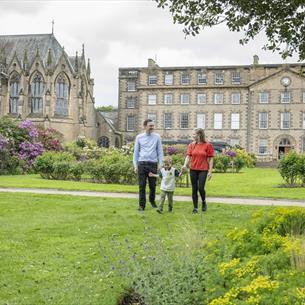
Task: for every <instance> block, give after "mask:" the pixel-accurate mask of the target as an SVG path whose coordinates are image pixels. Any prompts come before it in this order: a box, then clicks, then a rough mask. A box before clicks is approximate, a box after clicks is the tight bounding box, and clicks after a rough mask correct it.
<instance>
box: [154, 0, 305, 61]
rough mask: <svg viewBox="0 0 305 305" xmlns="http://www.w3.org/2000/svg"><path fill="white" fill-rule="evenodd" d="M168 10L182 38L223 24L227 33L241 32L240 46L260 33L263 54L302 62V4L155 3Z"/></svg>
mask: <svg viewBox="0 0 305 305" xmlns="http://www.w3.org/2000/svg"><path fill="white" fill-rule="evenodd" d="M155 1H156V2H157V3H158V7H161V8H165V7H168V8H169V11H170V12H171V14H172V16H173V20H174V23H179V24H183V25H184V32H185V34H186V35H190V34H191V35H193V36H195V35H197V34H198V33H199V32H200V31H201V30H202V29H204V28H206V27H212V26H215V25H217V24H220V23H225V24H226V25H227V27H228V28H229V30H230V31H234V32H240V31H243V32H244V37H243V38H242V39H240V40H239V42H240V43H241V44H242V45H244V44H246V43H248V42H249V40H250V39H253V38H254V37H255V36H257V35H258V34H259V33H260V32H262V31H264V32H265V34H266V36H267V40H268V42H267V43H266V44H265V45H264V46H263V49H265V50H272V51H273V52H275V51H276V52H279V54H281V56H282V57H283V58H286V57H288V56H292V54H293V53H298V55H299V60H304V59H305V22H304V21H305V2H304V0H286V1H283V0H155Z"/></svg>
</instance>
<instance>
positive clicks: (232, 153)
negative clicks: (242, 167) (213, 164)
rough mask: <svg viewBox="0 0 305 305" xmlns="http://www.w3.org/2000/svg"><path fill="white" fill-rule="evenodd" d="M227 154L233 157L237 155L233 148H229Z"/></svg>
mask: <svg viewBox="0 0 305 305" xmlns="http://www.w3.org/2000/svg"><path fill="white" fill-rule="evenodd" d="M226 155H227V156H229V157H231V158H234V157H235V156H236V152H235V151H232V150H229V151H227V152H226Z"/></svg>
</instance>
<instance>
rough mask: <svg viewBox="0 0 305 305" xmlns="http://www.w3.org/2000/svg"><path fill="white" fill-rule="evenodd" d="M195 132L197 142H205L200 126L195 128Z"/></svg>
mask: <svg viewBox="0 0 305 305" xmlns="http://www.w3.org/2000/svg"><path fill="white" fill-rule="evenodd" d="M195 132H196V134H197V135H198V138H199V142H202V143H205V142H206V141H205V134H204V130H203V129H202V128H196V129H195Z"/></svg>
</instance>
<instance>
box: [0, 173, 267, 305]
mask: <svg viewBox="0 0 305 305" xmlns="http://www.w3.org/2000/svg"><path fill="white" fill-rule="evenodd" d="M241 175H242V174H241ZM30 177H31V179H32V180H31V181H35V179H37V176H30ZM35 177H36V178H35ZM228 177H229V176H228ZM8 178H9V179H7V181H11V182H12V178H14V177H8ZM18 178H19V179H20V176H19V177H18ZM24 178H25V179H24V180H23V181H24V184H23V185H22V186H23V187H25V186H26V181H29V180H28V177H27V176H25V177H24ZM1 179H2V180H1V181H4V179H3V177H1ZM217 179H218V177H217V176H216V177H215V180H217ZM228 180H229V179H228ZM38 181H40V180H38ZM52 183H53V182H51V183H50V182H49V185H48V186H49V187H50V186H51V184H52ZM56 183H57V185H59V183H61V184H62V185H64V183H62V182H56ZM67 183H68V184H69V185H73V183H70V182H67ZM75 185H77V183H75ZM79 185H81V186H82V187H84V185H83V184H79ZM6 186H8V185H6ZM10 186H20V185H15V184H11V185H10ZM27 186H28V187H29V185H27ZM45 186H47V184H46V185H45ZM53 186H54V185H53ZM95 186H96V187H100V188H101V189H100V190H105V189H103V187H107V186H100V185H95ZM32 187H33V185H32ZM35 187H36V186H35ZM136 207H137V203H136V202H135V201H134V200H130V199H113V198H111V199H110V198H99V197H90V198H88V197H71V196H60V195H35V194H21V193H19V194H10V193H0V211H1V213H0V270H1V273H0V287H1V289H0V304H9V305H44V304H48V305H49V304H52V305H59V304H62V305H115V304H116V302H115V300H116V298H117V296H118V295H119V294H120V292H121V291H122V287H121V282H120V279H117V280H116V281H115V282H113V281H111V280H109V281H107V280H105V279H104V278H105V277H104V276H103V273H104V272H106V271H105V270H110V269H109V268H111V266H110V265H111V261H110V263H109V264H108V265H107V266H105V265H104V263H103V262H104V261H103V260H102V255H103V254H104V250H103V249H108V251H110V253H111V251H112V242H111V237H113V236H116V238H117V239H118V240H120V239H124V238H126V237H127V238H128V240H129V241H130V243H131V244H132V245H133V247H134V248H135V249H136V248H138V247H139V245H140V244H141V243H142V242H143V240H144V239H145V228H147V227H150V228H152V230H153V232H154V234H156V235H157V236H160V237H161V238H164V239H165V242H166V243H167V244H168V247H170V248H171V247H172V246H174V245H177V244H182V243H184V242H185V239H184V237H183V236H184V232H185V230H183V228H193V229H195V230H200V231H201V232H203V233H204V234H205V235H204V236H205V238H206V240H213V239H215V238H217V237H218V238H221V237H222V236H223V235H224V234H226V232H228V231H230V230H232V229H233V228H235V227H237V228H238V227H241V226H242V225H243V224H246V223H249V219H250V217H251V214H252V213H254V212H255V211H258V210H264V211H267V210H270V209H272V207H257V206H243V205H239V206H236V205H222V204H211V205H209V210H208V213H206V214H204V215H202V214H199V215H196V216H193V215H191V213H190V212H191V204H190V203H186V202H177V203H175V207H174V213H173V214H168V213H165V214H164V215H159V214H157V213H156V212H155V210H152V209H151V208H148V209H147V210H146V211H145V212H144V213H142V214H140V213H139V212H138V211H136ZM169 232H170V234H169ZM169 236H170V237H171V238H169ZM117 255H118V254H117V253H116V252H115V250H113V253H112V258H111V259H113V260H114V259H116V258H117Z"/></svg>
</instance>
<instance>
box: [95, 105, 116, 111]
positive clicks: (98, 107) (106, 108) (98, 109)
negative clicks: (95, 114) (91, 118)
mask: <svg viewBox="0 0 305 305" xmlns="http://www.w3.org/2000/svg"><path fill="white" fill-rule="evenodd" d="M95 109H96V110H97V111H105V112H111V111H112V110H113V109H114V108H113V106H112V105H108V106H97V107H95Z"/></svg>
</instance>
